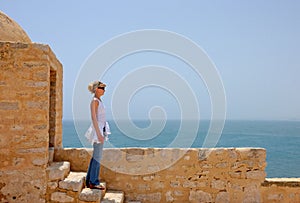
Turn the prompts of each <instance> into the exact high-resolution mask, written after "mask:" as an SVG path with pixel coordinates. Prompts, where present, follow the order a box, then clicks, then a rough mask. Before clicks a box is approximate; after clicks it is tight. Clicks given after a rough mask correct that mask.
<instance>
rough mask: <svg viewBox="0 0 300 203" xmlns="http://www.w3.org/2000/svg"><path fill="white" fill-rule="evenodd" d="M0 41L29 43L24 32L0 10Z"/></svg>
mask: <svg viewBox="0 0 300 203" xmlns="http://www.w3.org/2000/svg"><path fill="white" fill-rule="evenodd" d="M0 41H8V42H23V43H31V40H30V38H29V37H28V35H27V34H26V32H25V31H24V30H23V29H22V28H21V27H20V26H19V25H18V23H16V22H15V21H14V20H12V19H11V18H9V17H8V16H7V15H6V14H4V13H3V12H1V11H0Z"/></svg>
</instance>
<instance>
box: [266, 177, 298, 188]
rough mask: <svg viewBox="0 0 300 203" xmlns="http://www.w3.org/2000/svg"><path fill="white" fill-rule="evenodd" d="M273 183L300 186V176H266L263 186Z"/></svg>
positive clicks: (283, 185)
mask: <svg viewBox="0 0 300 203" xmlns="http://www.w3.org/2000/svg"><path fill="white" fill-rule="evenodd" d="M271 185H276V186H282V187H300V178H266V179H265V181H264V182H263V183H262V184H261V186H263V187H268V186H271Z"/></svg>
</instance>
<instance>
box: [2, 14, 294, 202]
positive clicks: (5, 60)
mask: <svg viewBox="0 0 300 203" xmlns="http://www.w3.org/2000/svg"><path fill="white" fill-rule="evenodd" d="M62 75H63V69H62V64H61V63H60V62H59V60H58V59H57V58H56V56H55V54H54V53H53V52H52V50H51V48H50V47H49V46H48V45H44V44H38V43H33V42H31V40H30V38H29V37H28V36H27V34H26V33H25V31H24V30H22V28H21V27H20V26H19V25H18V24H17V23H16V22H14V21H13V20H12V19H10V18H9V17H7V16H6V15H5V14H3V13H2V12H1V11H0V202H35V203H38V202H80V203H83V202H89V201H88V200H87V199H85V201H83V200H82V201H81V200H80V201H79V199H78V195H79V194H81V191H83V190H84V189H83V187H84V183H83V182H84V181H83V180H84V174H83V173H80V174H77V175H78V176H80V179H76V181H77V182H76V183H74V184H75V185H76V187H75V186H74V185H73V183H72V184H71V183H70V182H72V181H70V180H69V179H68V178H67V176H68V175H69V174H73V175H74V174H76V172H86V171H87V167H88V163H89V160H90V158H91V150H92V149H84V148H81V149H75V148H72V149H69V148H62V84H63V82H62V81H63V78H62ZM62 161H63V162H62ZM102 166H103V167H102V170H101V174H100V176H101V179H103V180H105V181H106V184H107V187H108V188H109V189H113V190H122V191H124V193H125V197H126V198H125V200H126V201H127V202H128V201H130V200H139V201H140V202H143V203H144V202H146V203H147V202H149V203H151V202H180V203H182V202H237V203H240V202H245V203H247V202H249V203H254V202H291V203H297V202H300V179H299V178H294V179H292V178H286V179H266V178H265V177H266V173H265V167H266V150H265V149H262V148H214V149H201V148H200V149H157V148H124V149H104V154H103V161H102ZM70 167H71V173H70V171H69V170H70ZM286 167H287V170H288V166H286ZM68 177H69V176H68ZM65 179H68V180H66V181H65ZM68 181H69V182H68ZM69 183H70V184H69ZM77 183H78V184H77ZM69 186H70V188H71V189H70V188H68V187H69ZM67 189H70V190H67ZM87 198H90V197H87ZM83 199H84V197H83ZM93 202H96V201H93ZM97 202H100V200H99V201H98V200H97Z"/></svg>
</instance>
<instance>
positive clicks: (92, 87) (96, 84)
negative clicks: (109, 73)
mask: <svg viewBox="0 0 300 203" xmlns="http://www.w3.org/2000/svg"><path fill="white" fill-rule="evenodd" d="M98 87H106V84H104V83H102V82H100V81H94V82H91V83H90V84H89V86H88V90H89V91H90V92H91V93H92V94H94V93H95V92H96V89H97V88H98Z"/></svg>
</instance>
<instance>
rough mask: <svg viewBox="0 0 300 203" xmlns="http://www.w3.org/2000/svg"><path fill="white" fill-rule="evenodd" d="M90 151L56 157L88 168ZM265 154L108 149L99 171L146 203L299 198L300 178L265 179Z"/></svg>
mask: <svg viewBox="0 0 300 203" xmlns="http://www.w3.org/2000/svg"><path fill="white" fill-rule="evenodd" d="M91 152H92V149H83V148H80V149H79V148H78V149H75V148H65V149H56V150H55V156H54V159H55V161H63V160H64V161H69V162H70V163H71V170H73V171H86V170H87V167H88V162H89V159H90V156H91ZM265 159H266V150H265V149H262V148H214V149H201V148H200V149H160V148H121V149H116V148H113V149H110V148H109V149H104V152H103V161H102V170H101V175H100V176H101V179H102V180H104V181H105V182H107V186H108V187H109V188H111V189H115V190H123V191H124V192H125V196H126V199H127V200H132V199H135V200H140V201H142V202H300V190H299V189H300V187H299V183H300V179H294V182H296V184H294V185H290V184H284V182H288V181H289V180H290V179H285V180H283V181H282V180H278V181H277V182H272V180H273V179H265V176H266V173H265V166H266V161H265ZM274 180H275V179H274Z"/></svg>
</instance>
